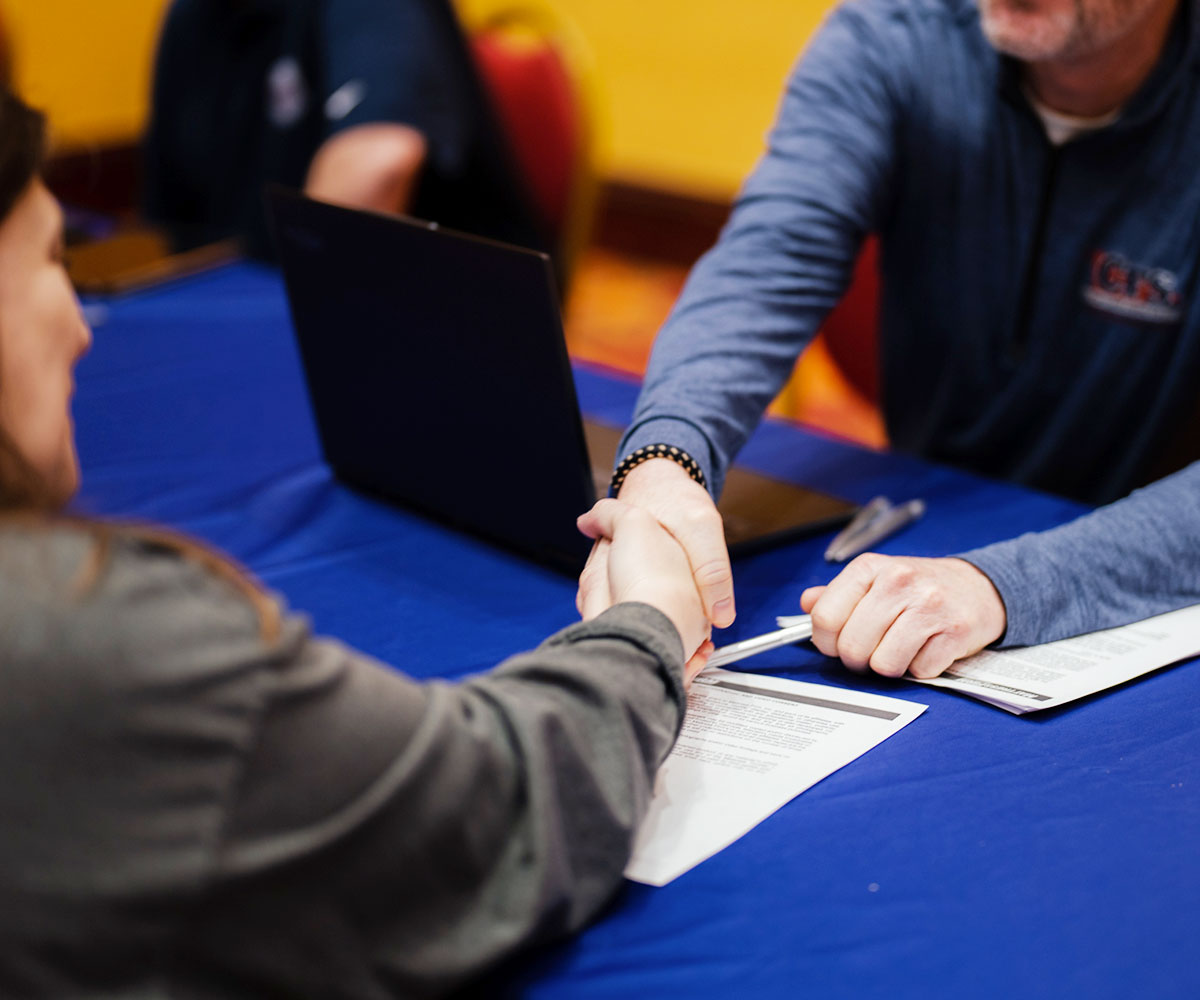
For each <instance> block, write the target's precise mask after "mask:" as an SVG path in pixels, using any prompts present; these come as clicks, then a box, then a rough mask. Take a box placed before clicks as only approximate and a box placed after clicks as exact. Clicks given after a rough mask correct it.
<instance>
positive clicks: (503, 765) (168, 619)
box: [0, 92, 711, 1000]
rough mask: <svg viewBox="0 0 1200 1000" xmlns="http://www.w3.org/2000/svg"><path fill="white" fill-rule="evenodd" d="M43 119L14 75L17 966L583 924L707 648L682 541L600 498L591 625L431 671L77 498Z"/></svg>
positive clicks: (383, 966) (150, 967) (8, 309)
mask: <svg viewBox="0 0 1200 1000" xmlns="http://www.w3.org/2000/svg"><path fill="white" fill-rule="evenodd" d="M42 128H43V126H42V119H41V117H40V116H39V115H37V114H36V113H34V112H32V111H30V110H29V109H28V108H27V107H26V106H25V105H23V104H22V103H21V102H20V101H18V100H17V99H15V98H14V97H12V96H11V95H9V94H8V93H7V92H0V686H2V688H3V696H2V697H0V772H2V773H3V774H4V780H3V782H0V816H2V817H3V822H2V823H0V995H3V996H5V997H16V996H22V997H66V996H74V997H77V996H85V995H86V996H99V995H104V996H127V997H133V996H138V997H168V996H170V997H178V996H188V997H214V998H215V997H220V998H226V1000H227V998H230V997H263V996H313V997H326V996H338V997H380V996H396V997H416V996H427V995H437V994H441V993H444V992H446V991H448V990H450V989H451V988H453V987H455V986H457V985H459V984H461V983H462V982H463V981H464V980H466V979H468V978H470V977H472V976H474V975H476V974H478V973H480V972H481V971H484V970H486V969H488V968H489V967H491V966H492V965H493V964H494V963H495V962H497V961H498V960H499V959H500V958H502V957H504V956H506V955H508V954H509V953H511V952H512V951H514V950H515V949H518V948H520V947H523V946H526V945H529V944H532V943H536V942H540V941H548V940H552V939H554V938H557V937H560V936H562V935H564V934H566V933H569V932H571V931H573V930H576V929H578V928H579V927H580V926H582V925H583V924H584V922H585V921H587V920H588V919H589V918H591V917H592V916H593V915H595V914H596V912H597V911H598V910H599V909H600V907H601V906H602V905H603V904H604V903H605V902H606V901H607V900H608V899H609V898H610V897H611V895H612V894H613V892H614V891H615V890H616V888H617V887H618V885H619V884H620V883H621V878H622V875H621V873H622V870H623V868H624V866H625V863H626V861H627V859H628V855H629V852H630V850H631V846H632V842H633V836H634V832H635V829H636V827H637V824H638V821H639V819H640V818H641V817H642V816H643V815H644V813H645V810H646V808H647V806H648V804H649V800H650V795H651V787H652V782H653V779H654V774H655V771H656V769H657V768H658V766H659V764H661V762H662V761H663V759H664V757H665V756H666V754H667V752H668V750H669V749H670V747H671V745H672V743H673V742H674V739H675V736H676V734H677V732H678V729H679V726H680V724H681V723H682V715H683V710H684V686H685V684H686V683H688V682H690V679H691V677H692V676H694V674H695V672H696V671H697V670H698V669H699V668H700V667H701V666H702V665H703V662H704V660H705V658H706V656H707V652H708V651H709V650H710V649H711V645H710V644H708V643H707V640H706V634H707V621H706V619H705V617H704V612H703V608H702V606H701V604H700V600H699V595H698V594H697V592H696V589H695V585H694V583H693V581H692V577H691V574H690V572H689V570H688V565H687V561H686V558H685V557H684V554H683V551H682V549H680V548H679V546H678V545H677V544H676V543H675V542H674V541H673V540H672V539H671V538H670V536H669V535H668V534H667V533H666V532H665V531H663V530H662V529H661V528H660V527H659V526H658V524H657V523H656V522H655V521H654V520H653V519H652V518H651V517H649V516H648V515H646V514H645V513H644V512H642V511H639V510H637V509H636V508H632V507H628V506H627V505H624V504H622V503H620V502H619V501H616V500H605V501H601V503H600V504H599V505H598V506H597V507H596V508H595V509H594V510H593V511H592V512H590V513H589V514H587V515H585V516H584V517H583V518H581V527H582V528H583V530H584V531H585V532H586V533H587V534H589V535H591V536H592V537H594V538H597V539H598V541H597V543H596V546H595V549H594V553H593V558H592V560H591V561H590V563H589V566H588V569H587V570H586V571H585V574H584V576H583V578H582V579H581V582H580V589H579V600H578V603H579V608H580V611H581V612H582V615H583V618H584V619H585V620H584V621H583V622H581V623H579V624H576V625H573V626H571V627H569V628H566V629H564V630H563V631H561V632H560V633H558V634H557V635H555V636H553V637H552V638H550V639H548V640H547V641H546V642H545V643H543V644H542V645H541V646H539V647H538V648H537V649H535V650H533V651H532V652H529V653H525V654H523V655H520V656H516V657H513V658H512V659H511V660H509V661H507V662H506V663H504V664H503V665H501V666H500V667H498V668H496V669H495V670H493V671H492V672H490V673H487V674H482V675H479V676H476V677H473V678H469V679H467V680H465V681H463V682H461V683H457V684H451V683H445V682H437V681H433V682H428V683H417V682H416V681H413V680H411V679H409V678H407V677H405V676H403V675H402V674H400V673H398V672H396V671H394V670H391V669H390V668H387V667H385V666H383V665H381V664H380V663H378V662H377V661H374V660H372V659H371V658H369V657H367V656H365V655H362V654H360V653H358V652H355V651H354V650H351V649H348V648H347V647H345V646H343V645H341V644H339V643H337V642H334V641H331V640H326V639H318V638H314V637H313V636H312V635H311V634H310V631H309V628H308V625H307V623H306V622H305V620H304V619H302V618H300V617H297V616H295V615H291V614H286V613H285V612H284V611H283V610H282V609H281V606H280V604H279V603H278V602H277V601H276V599H275V598H273V597H271V596H270V595H268V594H266V593H265V592H264V591H262V590H261V589H260V588H259V587H258V586H257V585H256V584H255V583H253V582H252V581H251V580H249V579H248V578H247V576H246V575H245V574H244V573H243V572H242V571H240V570H239V569H238V568H237V567H235V566H234V565H233V564H232V563H231V562H230V561H229V560H228V559H227V558H226V557H225V556H223V555H221V554H219V553H216V552H213V551H211V550H208V549H206V548H204V547H203V546H202V545H200V544H199V543H197V542H194V541H190V540H187V539H184V538H182V537H179V536H176V535H172V534H170V533H168V532H166V531H161V530H151V529H146V528H132V527H128V526H120V525H116V524H106V523H102V522H98V521H91V520H85V519H81V518H79V517H74V516H71V515H70V514H69V513H67V512H66V511H65V505H66V504H67V502H68V501H69V500H70V498H71V496H72V495H73V494H74V492H75V490H76V488H77V486H78V483H79V463H78V460H77V457H76V450H75V443H74V429H73V426H72V422H71V415H70V400H71V395H72V392H73V388H74V384H73V378H72V371H73V368H74V366H75V363H76V361H77V360H78V359H79V357H80V356H81V355H82V354H83V353H84V352H85V351H86V350H88V348H89V345H90V342H91V334H90V331H89V330H88V327H87V325H86V324H85V322H84V320H83V318H82V317H81V315H80V311H79V308H78V303H77V302H76V299H75V296H74V293H73V291H72V289H71V285H70V283H69V281H68V279H67V276H66V273H65V271H64V269H63V266H62V214H61V212H60V210H59V208H58V206H57V204H56V203H55V201H54V199H53V197H52V196H51V195H50V194H49V192H48V191H47V190H46V188H45V187H44V186H43V184H42V182H41V181H40V179H39V177H38V165H39V159H40V155H41V147H42ZM692 653H696V655H695V656H694V657H692V659H691V660H690V662H689V663H687V664H685V659H687V656H688V655H690V654H692ZM564 789H569V790H570V794H563V790H564Z"/></svg>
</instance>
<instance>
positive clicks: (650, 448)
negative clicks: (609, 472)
mask: <svg viewBox="0 0 1200 1000" xmlns="http://www.w3.org/2000/svg"><path fill="white" fill-rule="evenodd" d="M652 458H669V459H670V460H671V461H672V462H674V463H675V464H676V465H678V466H680V467H681V468H682V469H683V471H684V472H686V473H687V474H688V475H689V476H690V477H691V478H692V480H693V482H697V483H699V484H700V485H701V486H703V487H704V488H705V489H708V484H707V483H706V482H705V480H704V470H703V469H701V468H700V463H699V462H697V461H696V460H695V459H694V458H692V456H691V455H689V454H688V453H687V452H686V451H684V450H683V449H682V448H676V447H675V445H673V444H648V445H646V446H645V447H643V448H638V450H637V451H635V452H632V453H630V454H628V455H626V456H625V457H624V458H623V459H621V461H620V463H619V464H618V465H617V467H616V469H614V470H613V477H612V482H611V483H610V484H609V487H608V489H609V493H610V494H611V495H612V496H616V495H617V494H618V493H619V492H620V490H621V485H622V484H623V483H624V482H625V477H626V476H628V475H629V473H631V472H632V471H633V470H634V469H636V468H637V467H638V466H639V465H641V464H642V463H643V462H648V461H650V459H652Z"/></svg>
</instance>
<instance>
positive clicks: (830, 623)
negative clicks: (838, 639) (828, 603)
mask: <svg viewBox="0 0 1200 1000" xmlns="http://www.w3.org/2000/svg"><path fill="white" fill-rule="evenodd" d="M839 625H841V622H839V621H838V620H837V618H836V617H835V616H834V614H833V613H832V612H831V611H829V610H827V609H826V608H825V607H823V606H822V605H821V602H820V601H818V602H817V603H816V604H815V605H814V606H813V609H812V626H813V634H814V635H816V634H817V633H818V632H825V633H835V632H837V630H838V626H839Z"/></svg>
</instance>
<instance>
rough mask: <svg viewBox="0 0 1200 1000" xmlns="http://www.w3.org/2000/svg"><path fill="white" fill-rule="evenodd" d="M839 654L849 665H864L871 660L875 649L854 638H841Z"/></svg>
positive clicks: (838, 647) (838, 648) (838, 645)
mask: <svg viewBox="0 0 1200 1000" xmlns="http://www.w3.org/2000/svg"><path fill="white" fill-rule="evenodd" d="M837 651H838V656H839V657H840V658H841V660H842V662H843V663H845V664H846V665H847V666H856V667H863V666H866V665H867V664H868V663H869V662H870V660H871V654H872V653H873V652H874V650H872V649H870V648H868V647H867V646H866V645H865V644H864V643H862V642H860V641H859V640H857V639H854V638H848V639H847V638H840V639H839V640H838V644H837Z"/></svg>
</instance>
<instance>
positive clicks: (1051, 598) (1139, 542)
mask: <svg viewBox="0 0 1200 1000" xmlns="http://www.w3.org/2000/svg"><path fill="white" fill-rule="evenodd" d="M960 558H962V559H965V560H967V562H969V563H972V564H973V565H974V566H976V567H978V568H979V569H981V570H982V571H983V572H984V573H986V574H987V575H988V577H989V578H990V579H991V581H992V582H993V583H994V584H995V585H996V589H997V590H999V591H1000V596H1001V597H1002V598H1003V599H1004V606H1005V609H1006V611H1007V614H1008V630H1007V631H1006V632H1005V635H1004V639H1003V642H1002V644H1003V645H1005V646H1026V645H1030V644H1032V643H1039V642H1050V641H1052V640H1054V639H1062V638H1065V637H1066V636H1071V635H1080V634H1081V633H1084V632H1092V631H1095V630H1096V629H1102V628H1112V627H1114V626H1117V625H1125V624H1128V623H1129V622H1134V621H1139V620H1140V619H1142V618H1149V617H1150V616H1151V615H1157V614H1162V613H1164V612H1166V611H1174V610H1175V609H1176V608H1182V607H1186V606H1187V605H1189V604H1195V603H1197V602H1200V462H1197V463H1195V464H1193V465H1190V466H1188V467H1187V468H1186V469H1183V470H1182V471H1180V472H1177V473H1175V474H1174V475H1172V476H1167V477H1166V478H1165V479H1160V480H1159V481H1158V482H1156V483H1154V484H1152V485H1150V486H1147V487H1146V488H1145V489H1141V490H1137V491H1135V492H1134V493H1131V494H1130V495H1129V496H1128V497H1126V498H1125V499H1123V500H1118V501H1117V502H1116V503H1112V504H1109V505H1108V506H1106V507H1101V508H1099V509H1098V510H1095V511H1093V512H1092V513H1090V514H1087V515H1085V516H1084V517H1081V518H1078V519H1077V520H1075V521H1072V522H1070V523H1069V524H1064V525H1062V526H1060V527H1058V528H1054V529H1052V530H1050V531H1042V532H1036V533H1029V534H1025V535H1021V536H1020V537H1019V538H1014V539H1011V540H1009V541H1003V542H997V543H995V544H994V545H989V546H986V547H985V548H981V549H975V550H974V551H972V552H967V553H964V554H963V555H962V556H961V557H960Z"/></svg>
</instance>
